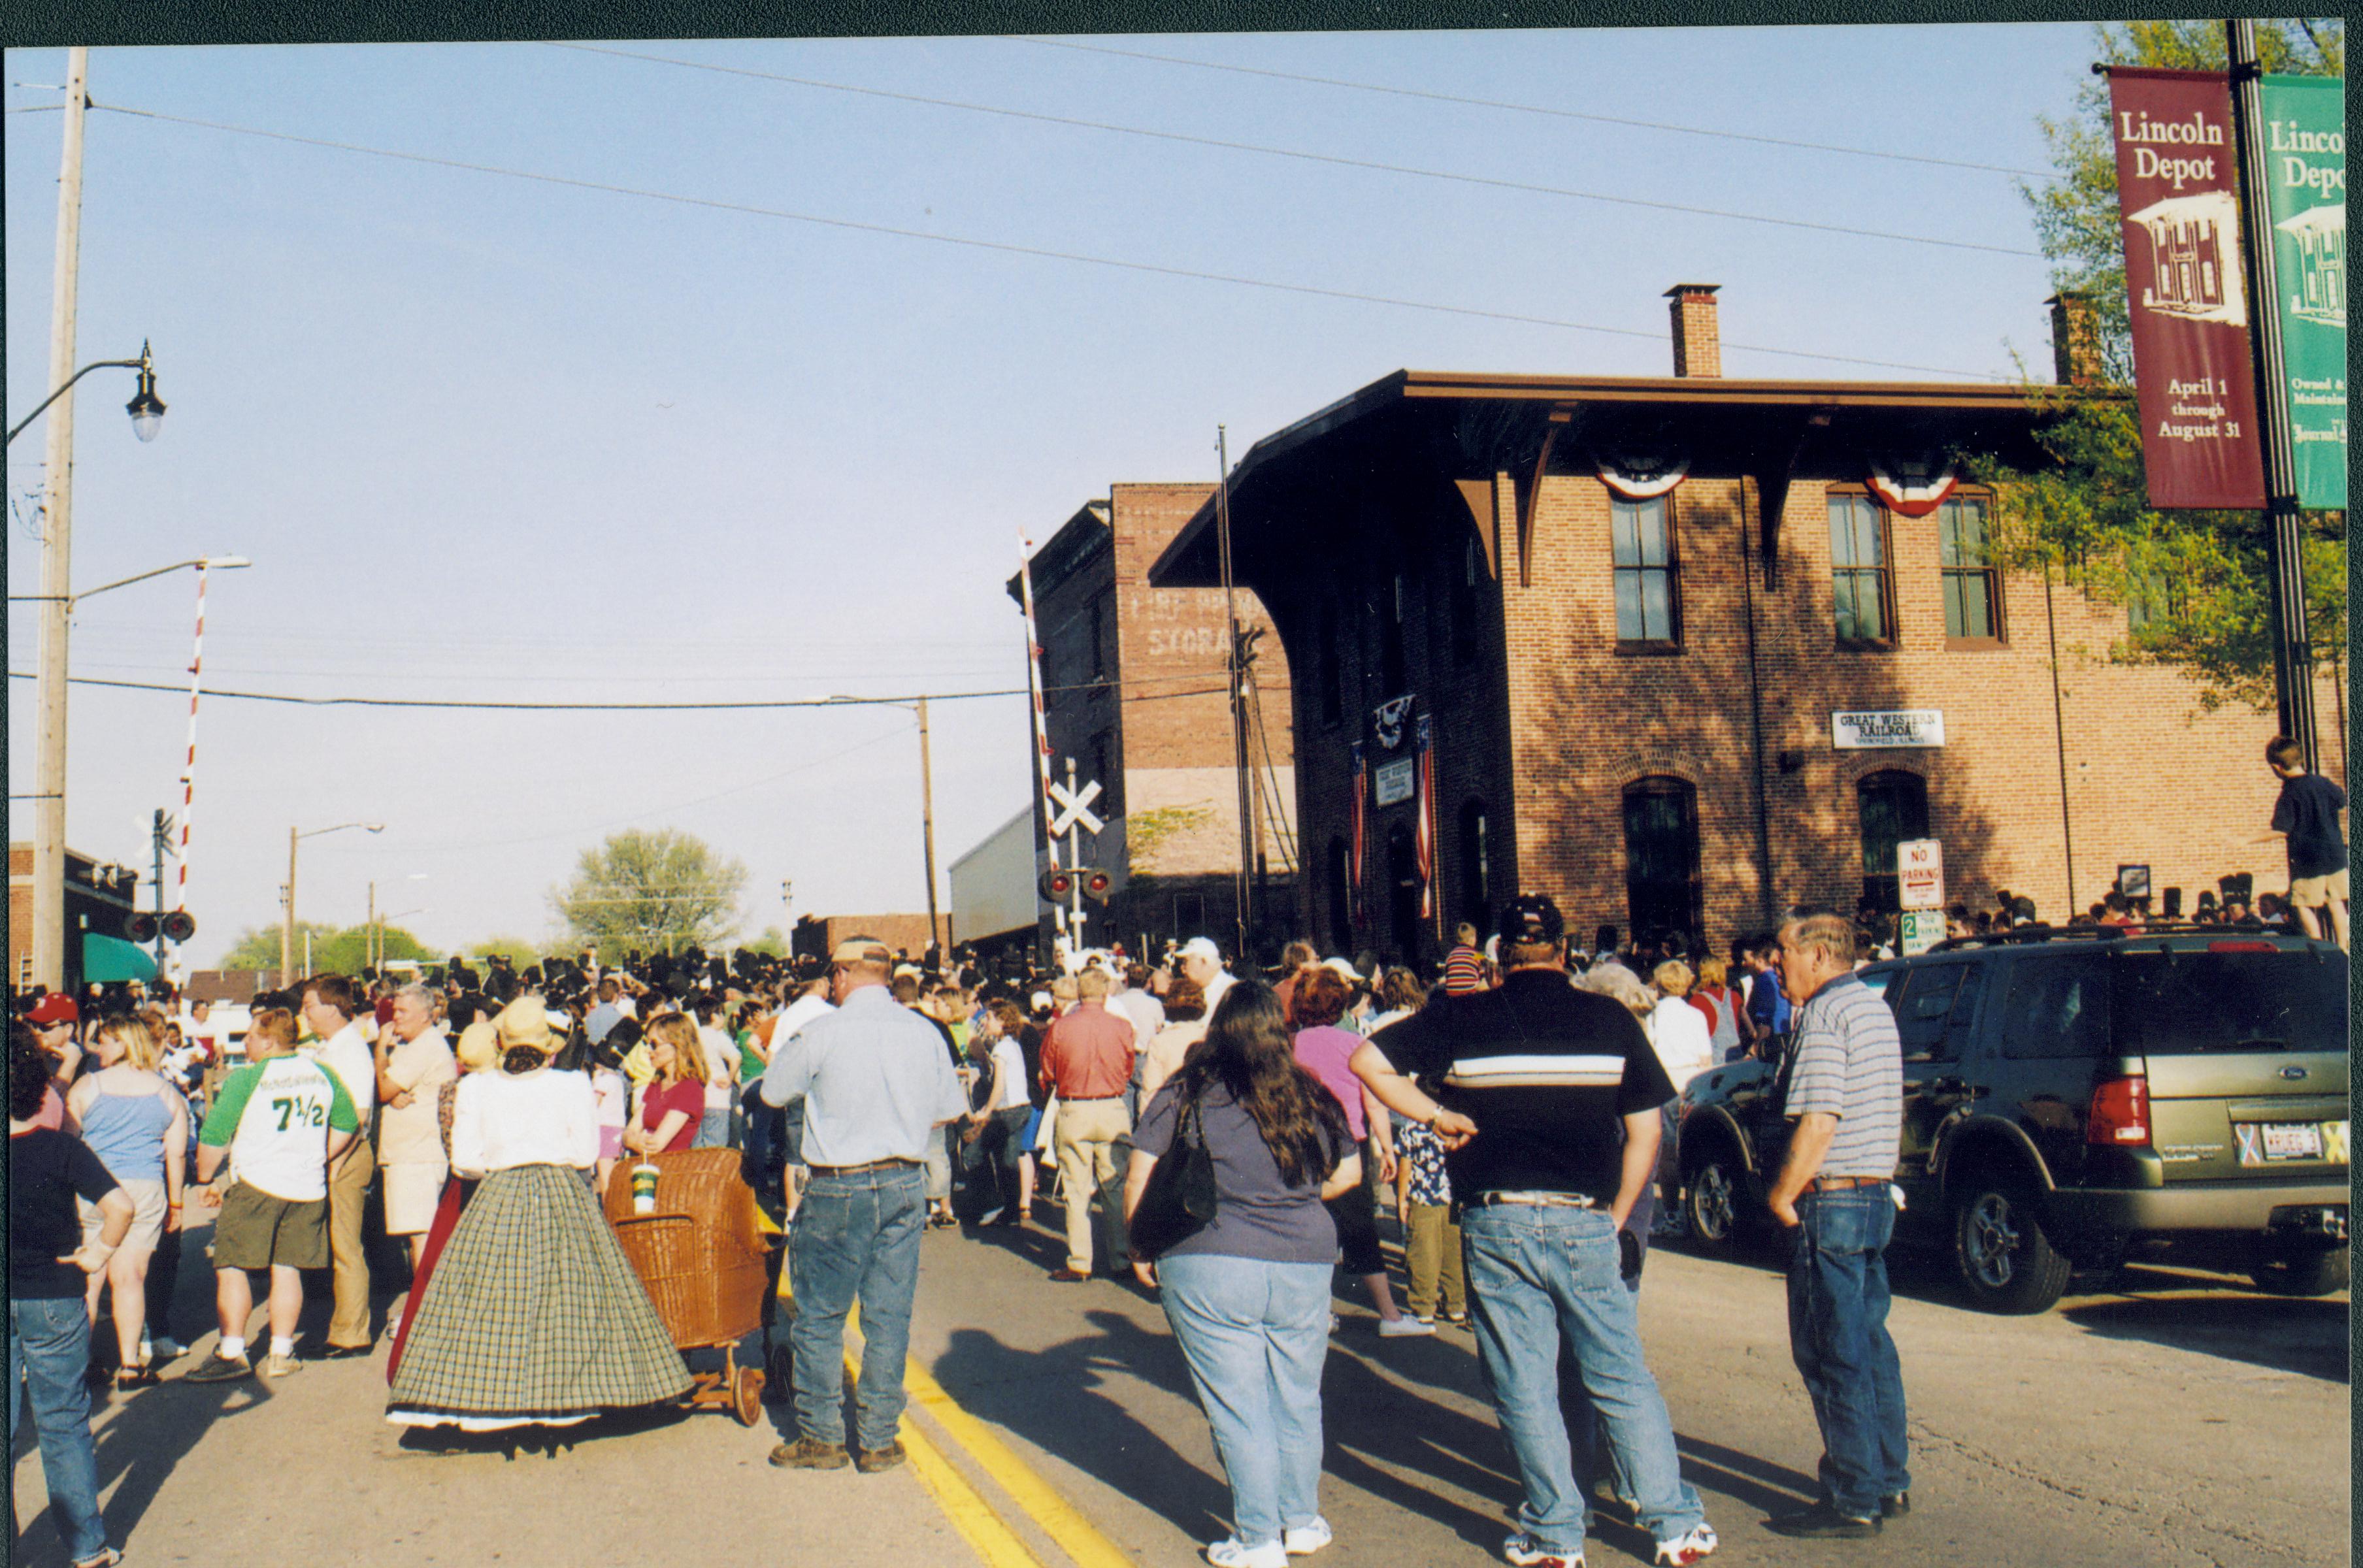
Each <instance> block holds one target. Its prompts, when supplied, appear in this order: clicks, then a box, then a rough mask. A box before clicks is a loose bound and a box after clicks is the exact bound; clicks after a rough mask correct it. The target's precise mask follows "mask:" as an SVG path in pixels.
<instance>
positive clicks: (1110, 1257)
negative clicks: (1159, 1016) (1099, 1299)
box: [1042, 968, 1137, 1282]
mask: <svg viewBox="0 0 2363 1568" xmlns="http://www.w3.org/2000/svg"><path fill="white" fill-rule="evenodd" d="M1075 988H1076V990H1075V994H1076V1001H1075V1007H1074V1010H1073V1011H1071V1012H1070V1013H1068V1014H1067V1015H1066V1016H1065V1017H1063V1018H1061V1019H1059V1021H1057V1022H1056V1023H1053V1024H1052V1025H1050V1032H1049V1033H1048V1034H1047V1035H1045V1036H1043V1039H1042V1084H1043V1087H1044V1088H1048V1089H1050V1090H1052V1091H1053V1092H1055V1093H1056V1094H1057V1095H1058V1097H1059V1121H1058V1126H1057V1129H1056V1131H1055V1132H1053V1134H1052V1137H1053V1141H1054V1146H1055V1147H1056V1148H1057V1150H1058V1152H1059V1200H1060V1201H1061V1202H1062V1203H1063V1204H1064V1205H1065V1206H1066V1210H1067V1266H1066V1267H1064V1268H1062V1269H1059V1270H1058V1271H1057V1272H1056V1273H1054V1274H1052V1275H1050V1277H1051V1278H1052V1279H1055V1280H1059V1281H1061V1282H1068V1281H1074V1280H1082V1279H1089V1278H1091V1276H1092V1192H1093V1188H1097V1189H1098V1192H1099V1198H1100V1220H1101V1224H1102V1226H1103V1228H1104V1231H1105V1233H1106V1236H1107V1267H1108V1271H1109V1272H1110V1273H1111V1274H1114V1273H1118V1272H1120V1271H1122V1270H1123V1268H1124V1267H1125V1254H1126V1252H1127V1251H1128V1250H1129V1248H1128V1243H1127V1242H1126V1236H1125V1225H1124V1170H1123V1167H1122V1166H1120V1165H1117V1164H1116V1157H1115V1150H1116V1143H1117V1140H1119V1139H1122V1138H1125V1137H1126V1136H1128V1135H1129V1134H1130V1133H1131V1132H1132V1118H1131V1117H1130V1116H1129V1115H1128V1114H1126V1111H1125V1108H1124V1095H1125V1090H1126V1088H1129V1087H1131V1084H1132V1055H1133V1046H1134V1042H1135V1040H1136V1038H1137V1037H1136V1035H1135V1033H1134V1032H1133V1025H1132V1020H1130V1019H1129V1018H1126V1017H1125V1016H1123V1015H1122V1014H1120V1013H1114V1012H1110V1011H1109V1010H1108V1008H1107V995H1108V977H1107V976H1106V974H1105V973H1104V971H1102V970H1099V969H1095V968H1094V969H1086V970H1084V971H1083V972H1082V974H1081V975H1079V976H1077V977H1076V979H1075Z"/></svg>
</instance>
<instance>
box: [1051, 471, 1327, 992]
mask: <svg viewBox="0 0 2363 1568" xmlns="http://www.w3.org/2000/svg"><path fill="white" fill-rule="evenodd" d="M1214 490H1215V487H1214V486H1213V485H1211V484H1205V483H1194V484H1146V483H1142V484H1117V485H1112V486H1110V487H1109V491H1108V494H1107V496H1106V498H1105V499H1104V500H1094V501H1092V502H1086V503H1085V504H1084V505H1083V506H1082V508H1081V509H1079V510H1078V511H1077V512H1076V513H1075V514H1074V515H1073V516H1072V517H1071V518H1069V519H1068V520H1067V522H1066V523H1065V524H1064V525H1061V526H1060V527H1059V531H1058V532H1057V533H1056V534H1054V535H1052V536H1050V537H1049V538H1048V540H1046V541H1045V542H1044V543H1043V545H1042V546H1041V547H1040V548H1039V549H1037V551H1036V552H1035V553H1034V555H1033V556H1032V557H1031V558H1030V560H1029V570H1030V573H1031V576H1032V582H1033V591H1034V612H1035V630H1036V635H1037V637H1038V638H1039V640H1040V644H1041V647H1042V679H1043V687H1044V693H1045V696H1044V702H1043V712H1044V718H1045V726H1046V728H1047V730H1048V737H1049V745H1050V750H1051V753H1052V756H1053V770H1054V773H1055V774H1056V776H1057V777H1058V778H1060V779H1061V780H1063V778H1064V777H1065V763H1066V759H1067V758H1070V757H1072V758H1074V759H1075V760H1076V766H1077V774H1078V777H1079V778H1082V779H1095V780H1097V781H1098V782H1099V784H1100V785H1101V788H1102V789H1103V790H1104V794H1103V795H1102V796H1101V797H1100V799H1099V800H1098V801H1094V802H1093V809H1094V810H1096V811H1098V812H1100V813H1101V815H1103V816H1104V817H1106V818H1108V819H1109V823H1108V827H1107V829H1106V831H1104V832H1103V833H1102V834H1099V835H1098V837H1097V838H1096V839H1093V840H1087V841H1086V844H1085V848H1084V860H1085V862H1086V864H1089V865H1093V866H1098V867H1107V868H1109V869H1111V870H1114V871H1115V872H1117V873H1118V874H1119V882H1118V890H1117V892H1116V894H1115V897H1114V898H1113V899H1112V900H1110V901H1109V903H1108V904H1107V905H1106V906H1105V907H1104V908H1102V907H1098V906H1093V905H1088V904H1087V905H1086V914H1087V916H1088V919H1089V923H1088V924H1087V925H1086V926H1085V929H1084V936H1085V939H1086V940H1087V941H1088V942H1090V943H1092V944H1095V945H1096V944H1104V943H1106V942H1109V941H1117V940H1121V941H1122V942H1124V943H1125V944H1126V945H1127V946H1128V947H1135V948H1137V947H1138V946H1139V945H1140V944H1143V942H1144V941H1146V942H1148V943H1149V944H1155V943H1158V942H1160V941H1162V940H1165V939H1169V938H1178V939H1186V938H1188V937H1191V936H1194V935H1199V934H1206V935H1212V936H1214V937H1215V938H1217V939H1219V940H1222V941H1224V943H1225V945H1226V947H1228V946H1232V945H1236V943H1235V942H1234V941H1233V940H1232V937H1233V933H1235V932H1236V930H1237V923H1236V922H1237V900H1236V880H1235V879H1236V876H1237V869H1238V866H1239V810H1238V775H1237V767H1236V763H1235V756H1236V747H1235V745H1234V741H1233V735H1232V723H1231V710H1230V703H1229V701H1228V696H1227V684H1226V673H1225V665H1224V648H1225V645H1226V642H1227V640H1228V636H1229V628H1228V624H1227V623H1226V617H1225V613H1224V606H1223V595H1222V593H1221V591H1220V590H1219V588H1212V587H1201V588H1173V587H1163V588H1160V587H1156V586H1153V585H1151V584H1150V582H1149V581H1148V569H1149V565H1150V563H1152V562H1153V561H1155V560H1156V559H1157V558H1158V556H1159V553H1160V552H1162V551H1163V550H1164V549H1165V548H1166V547H1167V546H1168V545H1170V543H1171V542H1172V540H1173V537H1174V536H1175V535H1176V534H1178V533H1179V532H1180V531H1181V530H1182V526H1183V525H1185V524H1187V523H1188V522H1189V521H1190V520H1191V519H1192V518H1193V516H1195V515H1196V514H1197V513H1198V512H1199V511H1200V509H1201V508H1202V507H1204V505H1205V504H1206V503H1207V502H1208V499H1209V498H1210V497H1211V496H1212V495H1213V493H1214ZM1217 581H1219V578H1218V579H1217ZM1008 590H1009V594H1010V597H1011V598H1012V599H1013V600H1019V599H1020V597H1021V595H1020V584H1019V582H1018V580H1017V579H1016V578H1015V577H1014V576H1013V577H1012V578H1011V579H1010V580H1009V583H1008ZM1238 618H1239V624H1240V627H1241V629H1242V630H1243V631H1248V632H1256V633H1260V634H1261V635H1260V636H1259V639H1258V643H1257V646H1256V655H1255V662H1254V666H1253V692H1254V700H1253V702H1252V704H1251V707H1252V710H1253V712H1255V713H1256V714H1257V715H1259V717H1260V719H1261V721H1262V722H1261V723H1259V724H1256V725H1254V726H1252V727H1251V729H1250V732H1249V742H1250V744H1249V752H1250V756H1251V758H1252V760H1253V763H1254V767H1253V769H1252V771H1251V774H1250V784H1251V790H1252V793H1251V797H1250V801H1249V807H1250V812H1251V814H1250V818H1249V821H1250V824H1251V827H1252V830H1253V831H1254V833H1255V834H1256V838H1257V843H1258V844H1259V845H1260V858H1261V867H1262V869H1263V871H1264V876H1263V878H1261V886H1262V893H1261V902H1260V904H1259V911H1258V921H1259V924H1270V925H1274V926H1276V928H1277V929H1278V930H1279V931H1281V933H1283V934H1284V933H1285V932H1286V930H1287V929H1288V928H1289V927H1290V926H1291V925H1292V923H1293V922H1294V921H1295V918H1296V908H1297V905H1296V889H1297V878H1296V874H1295V870H1296V868H1295V865H1294V859H1293V855H1292V844H1293V842H1294V841H1293V834H1292V829H1293V816H1294V808H1295V800H1296V785H1295V777H1294V768H1293V756H1292V749H1291V732H1290V720H1289V715H1290V712H1291V708H1292V701H1293V699H1292V693H1291V688H1290V683H1289V673H1288V669H1289V667H1288V658H1287V656H1286V655H1285V654H1284V653H1283V652H1282V650H1281V645H1280V639H1279V638H1278V637H1277V636H1275V635H1272V628H1271V624H1270V620H1269V619H1268V618H1267V617H1266V616H1265V614H1264V613H1263V608H1262V606H1261V605H1260V604H1259V602H1257V600H1256V597H1255V595H1254V594H1252V593H1250V592H1246V591H1242V592H1240V593H1239V594H1238ZM1031 739H1032V737H1031V735H1030V734H1029V736H1028V744H1029V745H1031ZM1043 922H1044V930H1045V932H1046V933H1047V932H1048V925H1049V913H1048V910H1047V909H1046V910H1045V911H1044V912H1043Z"/></svg>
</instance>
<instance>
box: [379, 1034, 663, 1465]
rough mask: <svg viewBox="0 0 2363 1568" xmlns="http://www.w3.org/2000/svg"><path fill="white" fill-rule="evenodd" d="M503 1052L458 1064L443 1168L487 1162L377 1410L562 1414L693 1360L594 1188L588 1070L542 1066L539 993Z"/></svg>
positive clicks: (636, 1391) (636, 1396)
mask: <svg viewBox="0 0 2363 1568" xmlns="http://www.w3.org/2000/svg"><path fill="white" fill-rule="evenodd" d="M496 1023H497V1026H498V1030H499V1039H500V1044H501V1048H502V1055H501V1060H500V1066H498V1067H497V1068H495V1069H494V1070H493V1071H490V1072H480V1073H471V1074H470V1075H468V1077H465V1078H463V1079H461V1080H460V1086H459V1089H458V1092H457V1095H456V1104H455V1106H454V1108H453V1111H452V1120H451V1170H452V1175H453V1176H461V1177H481V1178H482V1179H481V1180H480V1181H479V1182H478V1184H477V1186H476V1189H475V1192H474V1193H473V1195H472V1196H471V1198H469V1200H468V1204H467V1207H466V1209H464V1210H462V1211H461V1213H460V1217H459V1221H458V1223H457V1224H456V1225H455V1226H454V1227H453V1228H452V1231H451V1233H450V1240H449V1242H447V1243H446V1244H445V1245H444V1246H443V1248H442V1249H441V1251H440V1252H439V1253H438V1255H437V1256H436V1258H435V1259H434V1262H433V1265H432V1272H431V1273H430V1274H429V1275H428V1276H427V1280H426V1282H425V1284H424V1285H423V1286H420V1287H419V1289H418V1290H417V1291H416V1292H415V1293H414V1294H415V1296H416V1299H414V1300H413V1301H412V1302H411V1304H410V1309H409V1311H408V1312H407V1313H406V1314H405V1321H404V1323H403V1327H402V1342H401V1344H400V1345H399V1346H398V1347H397V1357H398V1359H397V1360H396V1361H395V1363H394V1366H393V1368H392V1369H391V1373H390V1376H391V1380H392V1382H393V1385H394V1387H393V1392H392V1396H391V1397H390V1398H389V1399H388V1400H387V1402H386V1419H387V1420H389V1421H391V1422H394V1424H396V1425H398V1426H446V1425H448V1426H456V1427H459V1428H460V1429H462V1430H470V1431H483V1430H497V1429H501V1428H505V1427H520V1426H571V1425H572V1424H574V1423H576V1422H579V1421H585V1420H588V1419H591V1418H592V1417H594V1416H597V1415H602V1414H605V1412H607V1411H610V1410H620V1409H628V1408H634V1407H638V1406H642V1405H653V1404H660V1403H664V1402H667V1401H670V1400H673V1399H678V1398H680V1397H682V1396H683V1395H685V1394H687V1393H688V1392H689V1389H690V1376H689V1369H688V1368H687V1367H686V1366H684V1365H683V1364H682V1359H681V1353H680V1352H679V1351H677V1350H675V1349H674V1348H673V1344H672V1338H671V1335H670V1334H669V1333H667V1332H666V1331H665V1327H664V1324H663V1322H662V1321H660V1320H659V1319H658V1317H657V1311H656V1308H655V1307H654V1306H653V1305H652V1304H651V1303H650V1302H649V1297H648V1292H647V1291H646V1290H644V1289H643V1288H642V1287H641V1286H640V1281H639V1276H638V1275H636V1274H634V1273H633V1272H632V1265H631V1264H629V1263H628V1262H627V1261H626V1260H625V1257H624V1253H623V1249H622V1248H621V1247H620V1246H618V1245H617V1244H616V1236H615V1232H614V1231H611V1230H610V1229H608V1226H607V1221H606V1219H605V1216H604V1215H602V1214H601V1213H600V1211H599V1206H598V1203H597V1200H596V1199H594V1198H593V1197H592V1194H591V1187H590V1183H589V1179H588V1173H589V1172H590V1170H591V1169H592V1167H593V1166H594V1165H595V1164H596V1163H597V1160H598V1155H599V1127H598V1118H597V1111H596V1110H595V1108H594V1101H593V1097H592V1091H591V1081H590V1079H589V1078H587V1077H584V1076H583V1075H582V1074H581V1073H570V1072H560V1071H558V1070H556V1069H554V1068H552V1067H551V1066H549V1058H550V1055H551V1054H552V1052H553V1051H554V1050H555V1048H556V1046H557V1044H558V1042H556V1041H554V1040H553V1039H552V1038H551V1036H550V1032H549V1019H548V1015H547V1014H546V1013H545V1012H544V1010H543V1009H542V1005H541V999H540V998H538V997H537V996H532V995H527V996H524V997H520V998H519V999H517V1000H516V1001H514V1002H512V1003H510V1004H509V1006H508V1007H507V1008H506V1009H505V1010H503V1011H502V1013H501V1015H500V1017H499V1019H498V1020H497V1021H496Z"/></svg>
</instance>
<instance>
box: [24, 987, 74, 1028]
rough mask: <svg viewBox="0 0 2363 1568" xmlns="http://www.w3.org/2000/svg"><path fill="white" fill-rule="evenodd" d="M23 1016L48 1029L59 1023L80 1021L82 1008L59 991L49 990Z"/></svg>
mask: <svg viewBox="0 0 2363 1568" xmlns="http://www.w3.org/2000/svg"><path fill="white" fill-rule="evenodd" d="M25 1017H26V1019H27V1021H29V1022H32V1023H35V1024H38V1025H39V1026H40V1027H41V1028H43V1029H48V1028H50V1027H52V1026H54V1025H56V1024H61V1023H79V1022H81V1021H82V1009H80V1008H78V1007H76V1006H74V999H73V998H72V997H70V996H67V995H65V994H64V993H63V992H61V991H51V992H50V994H49V995H47V996H45V997H43V998H42V999H40V1000H39V1001H38V1002H35V1003H34V1004H33V1010H32V1011H30V1012H28V1013H27V1014H26V1015H25Z"/></svg>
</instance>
